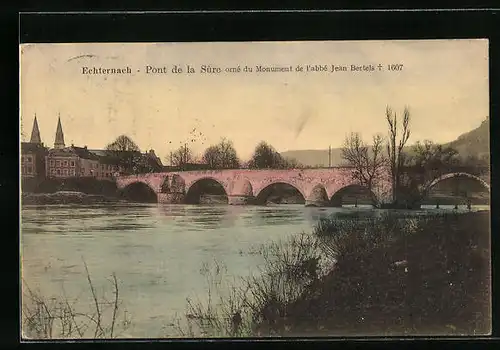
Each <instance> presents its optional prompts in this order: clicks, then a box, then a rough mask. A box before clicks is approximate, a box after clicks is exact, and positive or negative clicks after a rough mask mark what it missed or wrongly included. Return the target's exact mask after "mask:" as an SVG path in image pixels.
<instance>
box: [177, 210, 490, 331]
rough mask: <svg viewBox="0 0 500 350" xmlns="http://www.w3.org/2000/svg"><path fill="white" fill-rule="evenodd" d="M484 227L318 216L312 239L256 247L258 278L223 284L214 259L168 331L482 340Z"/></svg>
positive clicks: (486, 317)
mask: <svg viewBox="0 0 500 350" xmlns="http://www.w3.org/2000/svg"><path fill="white" fill-rule="evenodd" d="M488 223H489V213H488V212H485V213H471V214H462V215H457V214H441V215H436V216H434V217H421V218H418V219H416V218H398V217H396V216H394V214H392V215H387V216H383V217H381V218H356V219H345V220H338V219H326V220H321V221H320V222H319V223H318V225H317V226H316V228H315V230H314V235H313V236H310V235H305V234H301V235H298V236H296V237H294V238H293V239H292V240H291V241H288V242H278V243H272V244H271V245H267V246H263V247H262V248H261V249H260V253H261V254H262V255H263V257H264V261H265V263H264V265H263V268H262V270H261V271H260V274H259V275H258V276H252V277H250V278H245V279H242V280H241V281H229V280H226V281H225V282H224V277H223V276H224V270H223V269H221V265H220V264H219V263H216V264H215V265H214V267H213V269H212V270H211V272H210V274H209V275H208V279H207V280H208V281H209V290H208V295H209V298H208V300H205V301H203V302H201V301H196V302H194V301H193V300H189V299H188V311H187V313H186V317H185V318H186V320H185V322H184V324H187V326H184V327H183V326H181V323H180V322H178V323H177V325H178V327H177V328H178V330H179V333H180V335H182V336H204V337H214V336H215V337H236V336H318V335H323V336H335V335H337V336H362V335H459V334H467V335H485V334H488V333H490V332H491V294H490V293H491V287H490V250H489V229H488ZM332 262H333V263H332ZM228 290H229V291H230V292H229V293H226V292H225V291H228ZM214 295H216V296H214Z"/></svg>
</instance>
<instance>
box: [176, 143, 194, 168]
mask: <svg viewBox="0 0 500 350" xmlns="http://www.w3.org/2000/svg"><path fill="white" fill-rule="evenodd" d="M192 161H193V151H192V150H191V149H190V148H189V147H188V146H187V144H185V145H184V146H181V147H179V148H178V149H177V150H175V151H174V152H172V165H174V166H177V167H184V166H185V165H186V164H188V163H191V162H192Z"/></svg>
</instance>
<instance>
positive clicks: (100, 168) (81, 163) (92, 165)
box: [45, 117, 163, 179]
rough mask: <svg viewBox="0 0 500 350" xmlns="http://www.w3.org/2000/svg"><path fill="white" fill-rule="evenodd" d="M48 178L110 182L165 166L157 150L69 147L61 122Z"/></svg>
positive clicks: (59, 120) (157, 169) (51, 157)
mask: <svg viewBox="0 0 500 350" xmlns="http://www.w3.org/2000/svg"><path fill="white" fill-rule="evenodd" d="M45 162H46V164H47V166H46V175H47V176H48V177H55V178H67V177H95V178H98V179H111V178H113V177H114V176H116V175H117V174H129V173H138V172H152V171H161V170H162V169H163V165H162V164H161V160H160V158H159V157H157V156H156V154H155V152H154V150H150V151H149V152H147V153H141V152H139V151H107V150H101V149H92V150H89V149H88V148H87V146H85V147H76V146H74V145H71V146H70V147H66V145H65V143H64V132H63V129H62V124H61V118H60V117H59V119H58V121H57V128H56V135H55V141H54V148H53V149H51V150H49V151H48V154H47V156H46V160H45Z"/></svg>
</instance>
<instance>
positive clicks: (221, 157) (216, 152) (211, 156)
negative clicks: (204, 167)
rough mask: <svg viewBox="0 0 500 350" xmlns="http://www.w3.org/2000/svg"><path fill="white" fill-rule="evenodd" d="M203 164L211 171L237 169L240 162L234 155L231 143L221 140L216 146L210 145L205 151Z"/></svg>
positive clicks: (234, 151)
mask: <svg viewBox="0 0 500 350" xmlns="http://www.w3.org/2000/svg"><path fill="white" fill-rule="evenodd" d="M203 162H205V163H206V164H208V166H209V167H210V168H211V169H237V168H239V167H240V160H239V158H238V155H237V154H236V150H235V149H234V146H233V143H232V142H231V141H229V140H227V139H225V138H223V139H222V140H221V141H220V142H219V143H218V144H217V145H212V146H210V147H208V148H207V149H206V150H205V153H204V154H203Z"/></svg>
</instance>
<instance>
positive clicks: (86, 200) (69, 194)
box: [21, 191, 119, 205]
mask: <svg viewBox="0 0 500 350" xmlns="http://www.w3.org/2000/svg"><path fill="white" fill-rule="evenodd" d="M117 202H119V199H117V198H113V197H110V196H104V195H98V194H86V193H83V192H74V191H59V192H55V193H22V196H21V203H22V205H45V204H82V205H88V204H100V203H117Z"/></svg>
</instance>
